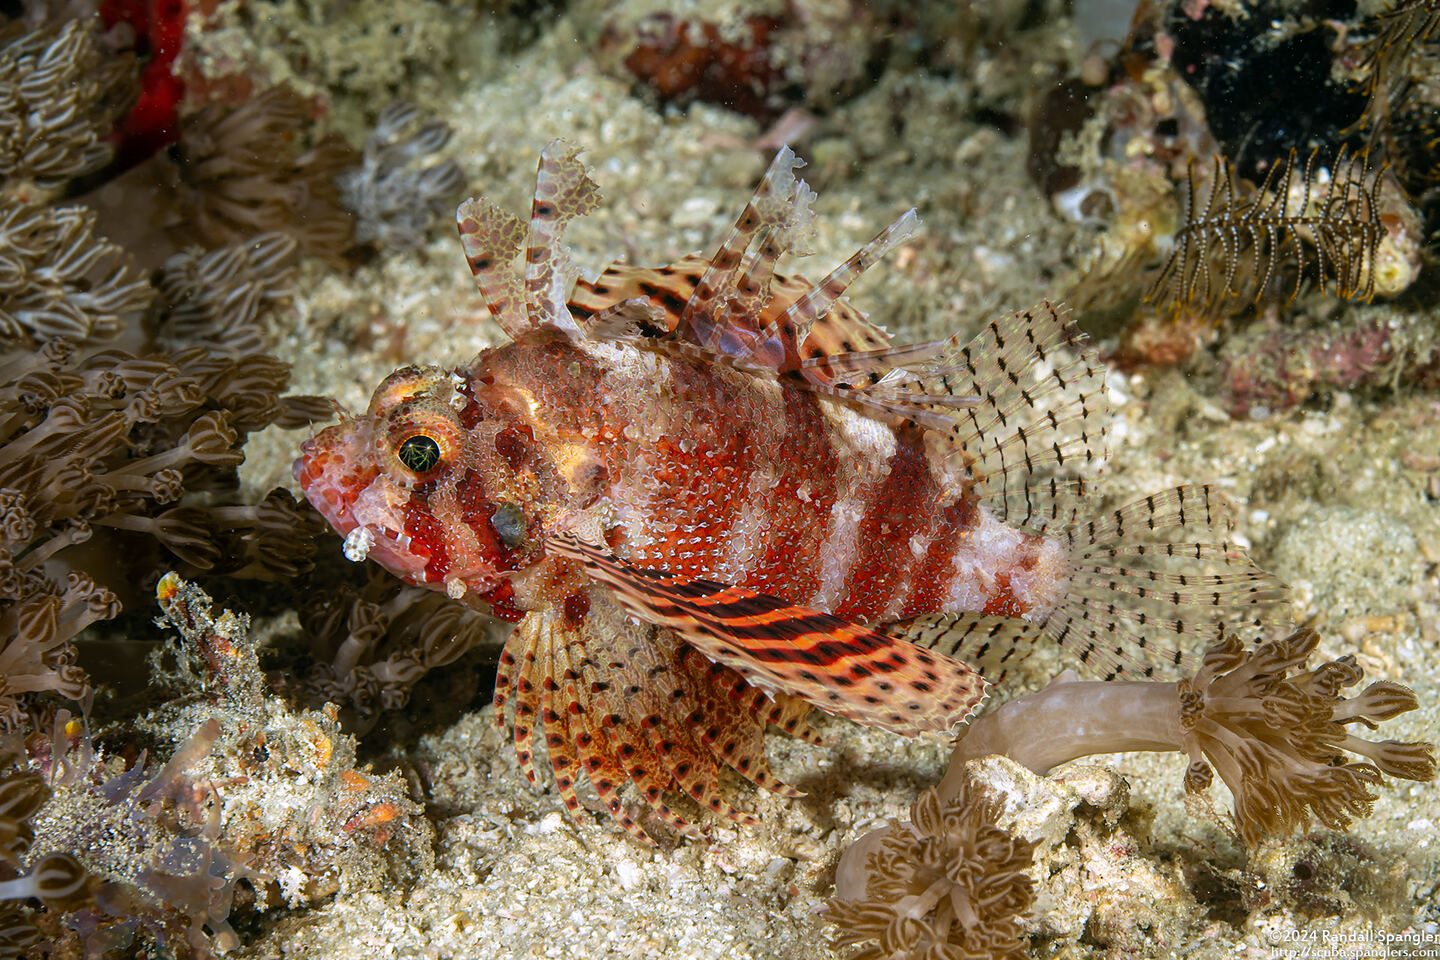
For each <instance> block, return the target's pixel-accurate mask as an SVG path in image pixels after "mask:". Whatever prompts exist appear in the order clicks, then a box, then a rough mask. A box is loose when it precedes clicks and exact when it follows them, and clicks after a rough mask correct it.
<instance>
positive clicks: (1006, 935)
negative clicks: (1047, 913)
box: [826, 778, 1035, 960]
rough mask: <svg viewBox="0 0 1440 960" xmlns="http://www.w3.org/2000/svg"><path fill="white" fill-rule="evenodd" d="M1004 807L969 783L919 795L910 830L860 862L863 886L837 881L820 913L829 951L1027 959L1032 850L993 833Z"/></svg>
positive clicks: (946, 959) (894, 831)
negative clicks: (832, 936)
mask: <svg viewBox="0 0 1440 960" xmlns="http://www.w3.org/2000/svg"><path fill="white" fill-rule="evenodd" d="M1003 808H1004V803H1003V802H1002V800H1001V799H1000V798H999V797H996V796H993V795H991V794H989V793H988V792H987V791H986V790H985V789H984V788H983V787H981V786H979V785H978V784H977V783H976V782H975V781H973V780H970V779H968V778H967V779H962V780H960V781H959V782H958V784H957V786H956V789H955V790H954V791H953V792H952V793H951V794H950V795H949V796H944V797H942V795H941V792H940V791H939V790H938V789H936V788H933V787H932V788H931V789H929V790H926V791H924V792H923V793H921V794H920V796H919V798H918V799H917V800H916V801H915V805H914V806H913V807H912V808H911V812H910V822H909V823H905V824H899V825H897V826H895V827H893V828H891V829H890V830H889V832H888V833H887V834H886V835H885V837H884V839H883V840H881V841H880V843H879V845H878V848H877V849H873V850H871V851H870V853H869V854H868V856H867V857H866V858H865V870H866V876H865V877H864V883H863V886H861V885H860V884H857V883H854V882H852V883H850V884H848V885H847V884H845V883H843V882H842V881H843V880H844V878H839V877H837V892H839V893H840V896H838V897H837V898H836V899H834V900H831V901H830V904H829V907H828V909H827V911H826V919H828V920H829V921H830V923H832V924H833V925H834V926H836V927H837V928H838V929H839V932H840V935H839V937H838V938H837V940H836V944H837V946H842V947H844V946H854V945H857V944H867V946H865V948H864V949H862V950H860V951H859V952H857V953H855V954H854V955H853V956H852V960H910V958H926V960H959V958H968V957H986V958H992V960H1000V958H1006V957H1009V958H1014V960H1021V958H1024V957H1026V956H1028V955H1029V952H1028V948H1027V944H1026V941H1025V940H1024V939H1023V937H1022V931H1021V927H1020V923H1019V918H1020V916H1021V915H1022V914H1024V913H1025V911H1026V910H1028V909H1029V908H1030V904H1031V901H1032V900H1033V899H1034V885H1033V883H1032V882H1031V879H1030V876H1029V874H1028V873H1027V870H1028V869H1029V867H1030V864H1031V860H1032V858H1033V854H1034V850H1035V845H1034V844H1033V843H1031V842H1030V841H1029V840H1025V839H1022V838H1019V837H1016V836H1015V835H1014V834H1012V833H1011V832H1010V831H1008V830H1005V829H1004V828H1002V827H1000V826H998V825H997V820H998V818H999V816H1000V814H1001V811H1002V810H1003ZM847 886H848V887H849V888H853V889H847ZM869 941H875V942H874V943H870V942H869Z"/></svg>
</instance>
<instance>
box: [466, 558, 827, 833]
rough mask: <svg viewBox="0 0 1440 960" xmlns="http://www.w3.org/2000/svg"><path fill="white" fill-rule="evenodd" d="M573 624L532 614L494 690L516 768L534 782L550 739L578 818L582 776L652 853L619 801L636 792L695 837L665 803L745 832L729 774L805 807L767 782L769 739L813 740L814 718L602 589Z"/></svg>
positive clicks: (550, 614)
mask: <svg viewBox="0 0 1440 960" xmlns="http://www.w3.org/2000/svg"><path fill="white" fill-rule="evenodd" d="M577 596H580V597H583V602H582V603H580V604H579V607H580V608H582V609H584V611H585V612H584V613H583V614H582V615H580V616H579V617H578V618H576V619H575V621H574V622H569V621H567V620H566V619H564V618H563V617H561V616H559V615H558V613H557V611H555V610H554V609H546V610H543V611H537V612H535V613H532V614H530V615H529V616H527V617H526V618H525V619H524V620H522V621H521V622H520V623H519V625H517V626H516V628H515V629H514V630H513V631H512V632H511V634H510V638H509V640H508V641H507V642H506V645H505V649H504V651H503V652H502V654H501V658H500V669H499V671H498V673H497V676H496V681H495V719H496V722H497V723H498V724H499V725H500V726H501V728H502V730H503V729H504V726H505V722H506V713H507V709H508V712H509V714H510V716H511V718H512V719H513V726H514V734H513V736H514V740H515V750H516V755H517V756H518V758H519V760H520V766H521V769H522V770H524V772H525V775H526V776H527V777H528V778H529V779H530V782H531V783H535V782H537V780H536V776H535V770H534V757H535V754H536V752H537V749H538V748H537V746H536V743H535V735H536V733H537V732H543V736H544V744H545V751H546V756H547V757H548V759H549V763H550V768H551V770H552V771H553V774H554V781H555V786H556V790H557V792H558V793H559V796H560V799H561V801H562V802H563V803H564V805H565V807H566V809H568V810H569V811H570V813H571V815H572V816H574V817H576V818H577V820H578V819H579V818H580V813H581V805H580V800H579V797H578V795H577V793H576V784H577V782H578V781H579V780H580V778H581V777H582V776H583V777H586V778H588V779H589V780H590V783H591V785H592V786H593V787H594V788H595V792H596V794H597V795H598V797H599V798H600V802H601V803H603V804H604V805H605V808H606V809H607V810H608V811H609V813H610V815H611V816H612V817H613V818H614V819H615V820H616V822H617V823H619V824H620V825H621V826H622V827H624V828H625V830H627V831H628V832H629V833H630V834H631V835H632V836H633V837H635V838H636V839H637V840H640V841H641V842H642V843H646V844H652V843H653V842H654V841H652V840H651V839H650V837H649V835H648V834H647V833H646V830H645V827H644V825H643V823H642V820H641V819H640V818H637V816H636V815H635V814H634V813H632V811H631V809H630V808H628V807H627V806H626V804H625V803H624V801H623V800H622V798H621V794H620V788H621V787H622V786H623V785H624V784H625V783H626V782H627V781H629V782H633V783H634V784H635V787H636V788H637V790H638V791H639V793H640V795H641V796H642V797H643V798H644V800H645V803H646V805H647V807H648V810H649V813H650V814H651V815H652V816H653V817H655V818H657V819H659V820H660V821H662V822H664V823H666V824H668V825H669V826H670V827H672V828H673V829H675V830H676V831H678V832H679V833H681V834H682V835H685V836H688V837H699V836H701V835H702V833H703V831H702V830H701V828H700V827H698V826H697V825H695V824H694V823H692V822H691V821H690V820H689V819H687V817H686V816H685V815H684V814H683V813H682V812H681V811H679V810H677V809H676V808H674V807H672V806H671V805H670V803H669V802H668V801H667V800H666V794H667V793H678V794H684V795H686V796H688V797H689V798H690V799H691V800H693V801H694V803H695V804H697V805H699V806H700V807H701V808H702V809H704V810H707V811H709V812H711V813H716V814H719V815H721V816H724V817H728V818H730V819H732V820H735V821H737V822H741V823H750V822H752V821H753V817H752V816H751V815H750V814H748V813H746V812H744V811H741V810H738V809H736V808H735V807H734V806H732V805H731V803H730V802H729V800H727V799H726V797H725V796H724V794H723V793H722V792H721V788H720V780H721V776H720V768H721V766H722V765H724V766H729V767H731V768H732V769H734V770H735V771H736V772H738V773H740V774H741V775H742V776H744V777H746V778H747V779H749V780H750V781H751V782H753V783H755V784H757V785H759V786H761V787H764V788H765V789H767V790H769V791H770V792H772V793H778V794H782V795H784V796H792V797H794V796H801V793H800V791H798V790H796V789H794V788H793V787H790V786H788V785H786V784H785V783H784V782H782V781H781V780H780V779H779V778H778V777H776V776H775V775H774V773H772V772H771V770H770V766H769V763H768V762H767V760H766V757H765V743H764V732H765V726H766V724H767V723H773V724H775V725H776V726H779V727H780V728H781V729H784V730H786V731H787V732H790V733H792V734H794V735H796V736H800V737H804V738H806V739H814V733H813V731H811V730H810V728H809V727H808V726H807V725H806V724H805V722H804V714H805V712H807V710H808V708H807V710H801V709H797V708H796V705H795V703H794V702H792V701H790V700H789V699H788V698H783V697H780V698H771V697H769V696H767V695H766V694H765V693H763V692H762V691H760V690H758V689H756V688H755V687H753V686H751V685H750V684H749V683H748V682H746V680H745V679H744V678H743V677H742V676H740V675H739V674H738V673H736V672H735V671H734V670H732V669H730V668H729V667H726V666H724V665H723V664H716V663H712V662H711V661H709V660H707V659H705V658H704V657H702V656H701V655H700V654H699V653H698V652H697V651H696V650H695V649H694V648H692V647H690V646H689V645H688V644H686V643H684V642H683V641H681V640H680V638H678V637H677V636H676V635H675V634H674V633H672V632H671V631H668V630H663V629H660V628H658V627H655V626H653V625H651V624H648V623H635V622H634V621H632V620H630V619H629V618H628V617H627V616H626V614H625V612H624V611H623V610H622V609H621V608H619V607H618V606H616V604H615V603H614V602H613V601H612V600H611V599H610V596H609V591H608V590H607V589H605V588H603V587H600V586H596V587H592V588H590V590H588V591H586V592H585V593H584V594H581V595H577Z"/></svg>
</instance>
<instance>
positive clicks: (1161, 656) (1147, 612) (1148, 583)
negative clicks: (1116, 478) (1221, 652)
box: [1041, 485, 1289, 679]
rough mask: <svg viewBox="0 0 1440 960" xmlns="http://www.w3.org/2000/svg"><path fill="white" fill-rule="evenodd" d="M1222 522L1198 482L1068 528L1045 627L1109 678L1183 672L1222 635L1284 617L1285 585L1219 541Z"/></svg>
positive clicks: (1249, 631) (1225, 512)
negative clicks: (1057, 590)
mask: <svg viewBox="0 0 1440 960" xmlns="http://www.w3.org/2000/svg"><path fill="white" fill-rule="evenodd" d="M1230 528H1231V518H1230V512H1229V509H1228V508H1227V506H1226V505H1225V504H1224V502H1223V501H1222V499H1221V497H1220V495H1219V494H1218V492H1217V491H1215V490H1213V489H1212V488H1211V487H1209V486H1204V485H1199V486H1185V487H1175V488H1174V489H1171V490H1166V491H1164V492H1162V493H1157V494H1153V495H1151V496H1148V497H1145V498H1143V499H1141V500H1137V501H1135V502H1134V503H1131V504H1128V505H1126V506H1124V507H1120V508H1119V509H1117V510H1111V511H1109V512H1108V513H1104V514H1101V515H1100V516H1098V517H1096V518H1095V519H1093V520H1090V521H1087V522H1085V523H1080V524H1073V525H1071V526H1069V527H1067V528H1066V529H1065V530H1064V531H1063V532H1062V533H1061V534H1060V535H1061V537H1062V539H1063V540H1064V541H1065V542H1066V543H1067V544H1068V545H1069V548H1070V553H1071V561H1072V569H1071V573H1070V582H1069V583H1068V584H1066V586H1065V587H1064V590H1063V598H1062V599H1061V600H1060V602H1059V604H1058V605H1057V606H1056V607H1055V608H1054V609H1053V610H1051V611H1050V612H1049V613H1048V614H1047V615H1046V616H1045V617H1044V618H1043V621H1042V623H1041V626H1042V628H1043V630H1044V632H1045V633H1046V634H1048V635H1049V636H1050V637H1052V638H1054V639H1055V640H1057V641H1059V643H1060V644H1061V645H1062V646H1064V647H1065V649H1066V650H1068V651H1070V652H1071V653H1072V654H1074V656H1075V657H1076V658H1077V659H1079V661H1080V662H1081V663H1082V664H1084V665H1085V666H1087V667H1088V668H1090V670H1091V671H1092V672H1093V673H1095V674H1096V675H1099V676H1101V677H1104V678H1106V679H1109V678H1114V677H1133V676H1151V675H1153V674H1154V673H1155V672H1156V669H1157V668H1161V667H1163V668H1175V667H1180V668H1187V669H1188V668H1190V667H1193V666H1194V665H1195V662H1194V661H1193V659H1192V657H1193V656H1194V655H1196V654H1198V653H1199V651H1201V650H1203V649H1204V648H1205V647H1206V646H1207V645H1208V644H1210V643H1213V642H1215V641H1216V640H1218V639H1219V638H1220V637H1222V636H1223V635H1225V634H1226V633H1235V632H1240V633H1241V634H1242V635H1247V636H1251V635H1255V631H1256V630H1257V629H1259V630H1261V631H1263V630H1265V629H1267V628H1269V627H1270V626H1271V625H1275V624H1285V623H1287V622H1288V615H1289V610H1288V606H1287V603H1286V590H1285V586H1284V584H1283V583H1281V582H1280V581H1279V580H1278V579H1276V578H1275V577H1274V576H1272V575H1270V574H1268V573H1266V572H1265V571H1264V570H1261V569H1260V568H1259V567H1257V566H1256V565H1255V564H1254V563H1253V562H1252V561H1251V560H1250V558H1249V556H1248V555H1247V554H1246V553H1245V551H1244V550H1243V549H1241V548H1240V547H1239V546H1237V545H1236V544H1234V543H1232V542H1229V541H1228V540H1226V539H1225V535H1226V534H1227V533H1228V531H1229V530H1230ZM1197 534H1198V535H1199V536H1200V537H1204V538H1205V539H1192V538H1196V537H1197ZM1217 534H1218V537H1217V536H1216V535H1217Z"/></svg>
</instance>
